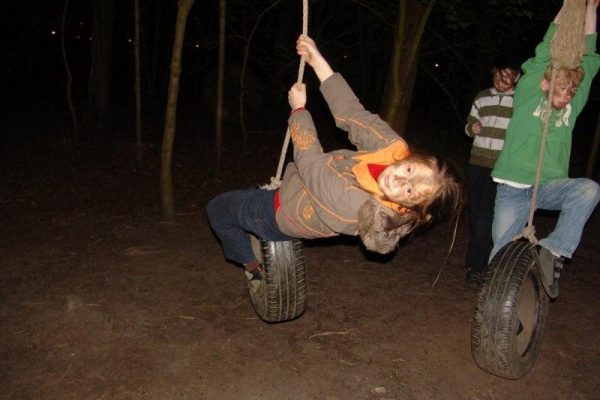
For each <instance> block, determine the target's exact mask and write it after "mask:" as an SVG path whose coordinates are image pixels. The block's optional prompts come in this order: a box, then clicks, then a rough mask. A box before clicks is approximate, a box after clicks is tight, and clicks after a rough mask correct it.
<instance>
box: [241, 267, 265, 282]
mask: <svg viewBox="0 0 600 400" xmlns="http://www.w3.org/2000/svg"><path fill="white" fill-rule="evenodd" d="M244 274H246V278H247V279H248V282H250V281H262V280H263V273H262V269H260V268H255V269H253V270H252V271H248V270H246V269H244Z"/></svg>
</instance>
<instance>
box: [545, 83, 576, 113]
mask: <svg viewBox="0 0 600 400" xmlns="http://www.w3.org/2000/svg"><path fill="white" fill-rule="evenodd" d="M540 88H541V89H542V91H543V92H544V94H545V95H546V98H548V92H549V91H550V82H549V81H548V80H547V79H544V80H543V81H542V83H540ZM575 93H577V87H576V86H575V85H573V83H572V82H569V81H568V80H566V79H557V80H556V83H555V84H554V93H553V94H552V108H554V109H555V110H562V109H563V108H565V107H566V106H567V104H569V103H570V102H571V100H573V96H575Z"/></svg>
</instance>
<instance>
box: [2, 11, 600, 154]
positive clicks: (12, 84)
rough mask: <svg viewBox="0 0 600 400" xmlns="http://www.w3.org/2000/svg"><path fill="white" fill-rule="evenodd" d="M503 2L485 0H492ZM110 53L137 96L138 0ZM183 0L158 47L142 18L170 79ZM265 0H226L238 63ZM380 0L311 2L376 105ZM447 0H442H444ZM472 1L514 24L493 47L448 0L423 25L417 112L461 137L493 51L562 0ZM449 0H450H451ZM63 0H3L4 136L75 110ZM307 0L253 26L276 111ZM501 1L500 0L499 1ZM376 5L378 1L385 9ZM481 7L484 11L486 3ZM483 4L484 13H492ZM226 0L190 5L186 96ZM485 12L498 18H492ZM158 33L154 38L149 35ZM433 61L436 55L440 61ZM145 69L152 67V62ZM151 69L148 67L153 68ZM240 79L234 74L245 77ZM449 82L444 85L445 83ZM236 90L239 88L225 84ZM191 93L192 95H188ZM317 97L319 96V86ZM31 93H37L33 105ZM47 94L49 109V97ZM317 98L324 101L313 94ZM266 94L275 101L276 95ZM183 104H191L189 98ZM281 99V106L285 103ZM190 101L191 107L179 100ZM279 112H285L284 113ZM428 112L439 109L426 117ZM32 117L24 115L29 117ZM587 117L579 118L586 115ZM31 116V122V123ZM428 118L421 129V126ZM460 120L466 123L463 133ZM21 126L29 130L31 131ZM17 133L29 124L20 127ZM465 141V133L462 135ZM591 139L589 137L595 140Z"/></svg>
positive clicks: (257, 70)
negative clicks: (68, 99)
mask: <svg viewBox="0 0 600 400" xmlns="http://www.w3.org/2000/svg"><path fill="white" fill-rule="evenodd" d="M488 2H489V3H490V4H495V2H493V1H491V0H488V1H487V2H483V3H488ZM115 3H116V7H117V8H116V12H115V16H116V18H115V27H114V53H113V62H114V64H113V97H115V98H116V100H117V101H118V100H119V99H121V100H122V99H125V98H129V97H130V96H131V91H132V89H131V88H132V86H133V83H132V72H133V45H132V43H131V40H132V37H133V13H132V3H133V2H132V1H116V2H115ZM175 3H176V2H175V1H168V2H165V1H163V2H162V3H160V10H161V18H160V21H159V25H158V26H159V28H158V33H159V35H158V37H157V42H156V43H157V47H154V45H153V43H154V42H150V37H149V35H150V32H154V30H153V29H154V28H153V29H150V27H149V26H145V27H144V29H145V34H146V35H147V36H146V40H147V42H146V43H152V45H150V44H149V45H148V46H147V49H150V50H149V51H148V53H146V58H145V59H146V60H150V59H151V58H152V55H153V54H154V53H153V51H154V50H155V51H156V55H157V58H158V61H159V62H158V64H159V67H158V68H157V70H158V73H159V75H161V76H160V77H159V79H162V80H161V82H162V83H165V82H166V79H165V78H166V77H167V72H168V61H169V51H170V46H171V44H172V35H173V22H174V19H175V13H176V8H175ZM270 3H271V2H267V1H262V2H261V1H256V2H243V1H240V0H231V1H229V2H228V12H229V14H228V25H227V35H228V43H227V46H228V47H227V52H228V53H227V60H228V62H229V63H230V65H233V66H235V65H240V61H241V59H242V57H243V52H244V50H245V47H244V46H243V44H244V43H245V42H244V39H243V38H245V37H247V36H248V33H249V32H250V30H251V28H252V26H253V25H252V24H253V23H254V21H255V20H256V16H257V15H258V14H259V12H260V11H261V10H262V9H264V7H265V5H267V4H270ZM364 3H365V4H369V5H372V6H373V7H372V8H371V9H366V8H364V7H362V8H361V7H358V6H356V4H355V3H354V2H351V1H340V2H330V1H325V0H315V1H311V2H310V7H311V8H310V11H311V19H310V26H309V32H310V34H311V35H312V36H314V37H315V38H317V41H318V44H319V46H320V48H321V50H322V52H323V53H324V54H325V55H326V56H327V58H328V59H329V60H330V62H331V63H332V65H333V66H334V67H335V69H337V70H340V71H341V72H342V73H343V74H344V75H345V76H346V77H347V78H348V80H349V81H350V82H351V83H352V85H353V87H354V89H355V90H356V91H357V93H358V94H359V97H361V99H363V102H364V103H365V105H366V106H367V107H368V108H371V109H374V110H376V109H377V107H378V105H379V100H380V97H381V96H380V93H381V90H382V88H383V82H384V78H385V70H386V67H387V57H389V44H390V43H391V39H392V35H393V30H392V25H393V23H394V20H395V16H394V15H393V12H392V13H391V14H390V13H388V14H385V13H383V12H384V11H386V10H388V11H389V10H393V7H391V6H383V5H381V4H385V3H381V4H380V3H377V2H364ZM438 3H439V2H438ZM462 3H464V4H467V5H469V4H470V5H471V6H472V7H471V8H470V9H466V8H464V7H463V8H461V10H467V11H470V12H471V14H472V15H468V13H465V14H464V15H466V16H464V15H463V16H462V17H460V16H459V17H460V18H459V20H461V19H462V20H464V21H476V22H472V23H473V24H475V23H480V24H481V23H482V24H483V26H486V27H489V29H490V30H491V29H497V30H499V31H502V32H505V33H506V32H511V33H506V37H505V38H504V39H503V40H502V42H499V43H497V48H490V46H484V47H485V48H483V49H482V45H481V43H480V39H481V38H478V37H474V35H473V31H474V29H475V27H476V26H475V25H471V26H462V25H461V24H460V23H450V22H449V21H451V18H450V16H449V15H448V11H447V9H446V8H444V7H447V4H445V3H444V4H443V6H444V7H442V6H441V5H436V8H435V11H434V13H433V14H432V16H431V18H430V21H429V23H428V25H427V27H426V30H425V35H424V40H423V47H422V56H421V59H420V69H419V75H418V79H417V86H416V89H415V96H414V104H413V110H414V113H413V115H414V116H415V117H414V119H415V120H417V121H416V122H415V121H413V122H414V125H415V126H419V127H420V128H421V127H422V126H423V125H424V124H423V123H422V122H419V121H422V120H423V121H424V120H431V117H430V116H429V114H428V113H430V112H431V111H428V110H429V107H431V108H435V109H436V110H437V113H436V118H435V119H436V121H435V122H436V123H439V124H440V127H433V129H434V130H437V131H439V130H440V129H441V130H443V131H446V132H447V133H446V134H448V135H457V139H458V140H459V141H463V140H464V138H463V137H462V136H460V135H461V134H462V125H463V124H464V118H465V117H466V114H467V112H468V109H469V107H470V103H471V101H472V99H473V97H474V95H475V94H476V93H477V91H478V90H480V89H481V88H483V87H487V86H490V83H491V82H490V79H489V75H487V71H488V70H489V67H490V66H491V64H492V63H493V61H494V59H498V58H504V59H506V58H507V55H508V54H510V57H512V58H513V59H520V61H524V58H526V57H528V56H530V55H532V53H533V48H534V46H535V44H537V42H538V41H539V40H540V39H541V36H542V34H543V31H544V30H545V28H546V26H547V24H548V22H549V20H550V18H551V15H550V14H551V13H554V12H555V11H556V10H557V9H558V6H557V4H559V3H560V2H557V1H552V0H546V1H541V2H540V4H541V3H544V4H545V5H546V6H545V8H542V9H543V11H544V13H537V14H534V15H533V17H510V18H505V19H501V18H498V15H497V14H494V11H495V10H492V11H490V9H489V8H488V9H487V10H486V9H485V7H481V4H482V3H481V2H470V1H469V0H462ZM90 4H91V1H77V0H71V1H70V8H69V13H68V20H67V21H68V23H67V29H66V32H67V40H66V46H67V53H68V57H69V60H70V63H71V68H72V72H73V76H74V82H73V87H74V91H75V93H76V94H78V95H79V96H80V98H83V96H84V93H85V90H86V82H87V78H88V77H89V73H90V71H89V68H90V43H91V42H90V40H91V31H92V24H91V22H92V19H91V18H92V10H91V7H90ZM140 4H141V6H142V8H143V9H142V18H144V20H145V21H154V20H155V17H156V10H157V8H156V4H158V3H156V2H155V0H152V1H144V0H140ZM448 4H450V3H448ZM63 5H64V2H63V1H59V0H41V1H21V2H12V1H8V2H2V5H1V6H0V19H1V21H2V26H3V30H4V32H5V34H4V35H3V37H4V46H3V47H4V52H3V53H4V57H2V60H1V61H0V93H2V105H3V106H2V108H3V111H2V116H3V120H4V121H5V122H6V125H7V126H9V127H12V128H11V129H5V131H4V136H6V135H13V137H12V138H11V139H16V138H15V137H14V136H15V135H17V132H18V131H19V130H20V129H22V127H23V126H24V124H22V123H20V122H18V121H17V120H18V119H19V118H22V116H23V115H27V114H26V113H24V111H23V110H24V109H25V110H28V111H31V108H35V109H36V111H35V115H36V118H39V119H40V120H46V121H47V120H48V119H56V118H59V117H64V118H68V113H67V112H66V109H65V110H63V112H57V107H56V105H63V106H64V105H65V100H64V98H65V96H64V84H65V80H66V75H65V72H64V66H63V62H62V54H61V49H60V35H59V33H60V19H61V13H62V7H63ZM300 7H301V1H291V0H288V1H282V2H281V4H279V5H278V6H277V7H274V8H273V10H272V11H271V12H270V13H268V14H267V15H266V16H265V18H264V21H263V23H262V24H261V25H260V26H259V28H258V29H257V31H256V35H255V38H254V42H253V47H252V51H251V54H250V60H249V68H250V69H251V71H252V73H253V74H255V77H256V82H257V85H258V86H259V87H261V101H266V103H261V104H262V105H263V106H262V107H261V108H262V109H269V110H275V111H274V113H279V112H281V113H282V115H283V113H284V112H285V108H286V107H287V104H286V102H285V93H286V92H287V87H288V85H289V84H290V83H291V82H293V81H294V80H295V75H296V72H297V59H296V56H295V52H294V48H293V46H294V40H295V37H296V35H297V34H298V33H299V32H300V29H301V10H300ZM386 7H387V8H386ZM490 7H491V6H490ZM495 7H498V5H495ZM377 11H379V13H378V12H377ZM477 13H480V14H477ZM484 14H485V15H484ZM217 15H218V10H217V2H216V1H210V2H206V1H201V0H198V1H196V4H195V5H194V7H193V8H192V11H191V13H190V17H189V22H188V29H187V36H186V44H185V52H184V70H183V74H182V82H181V96H184V98H185V99H188V101H187V103H185V104H197V103H202V102H203V101H204V102H206V99H205V100H203V99H202V96H206V95H205V94H204V93H205V92H206V90H205V89H206V85H207V82H211V81H213V80H212V79H211V71H212V68H213V66H214V64H215V62H216V45H217V36H216V34H217V23H218V22H217ZM485 18H489V20H486V19H485ZM152 40H154V39H152ZM436 65H438V66H437V67H436ZM146 74H148V71H146ZM146 77H147V76H146ZM236 79H237V78H236ZM305 79H306V82H307V83H308V84H309V85H312V86H313V88H309V89H314V87H316V82H315V80H314V77H313V76H312V75H311V73H310V71H309V72H307V74H306V78H305ZM597 81H598V80H597V79H596V82H595V85H594V91H593V92H592V98H591V99H590V104H589V105H588V107H587V109H586V111H585V112H584V115H582V117H581V123H580V124H578V129H583V130H585V131H587V132H589V131H591V130H593V129H594V124H595V117H596V114H597V112H598V109H599V108H600V98H599V97H600V95H599V94H598V86H599V85H598V82H597ZM440 85H442V86H443V89H442V88H440ZM165 87H166V86H165V85H163V86H162V89H161V90H159V91H158V92H156V93H152V94H147V97H145V101H148V102H150V103H152V102H154V103H156V104H155V107H157V108H155V109H154V110H155V111H156V112H157V113H158V114H160V111H159V110H160V108H161V107H163V108H164V101H165V98H164V89H165ZM226 95H229V96H230V97H231V98H237V94H235V93H228V94H226ZM187 96H189V97H187ZM315 97H317V96H315ZM33 104H36V105H35V106H33ZM48 104H52V105H54V107H50V108H48V110H47V111H48V114H45V113H44V109H45V107H46V106H47V105H48ZM314 104H315V107H317V106H319V107H320V106H321V105H322V104H321V103H319V102H318V100H315V103H314ZM267 105H268V107H267ZM184 108H185V107H184V106H182V109H184ZM280 110H282V111H280ZM182 112H183V111H182ZM276 120H277V123H280V122H281V121H280V120H284V116H282V117H281V118H276ZM428 123H429V124H430V123H431V122H430V121H429V122H428ZM25 125H27V124H25ZM579 125H581V127H579ZM27 126H29V125H27ZM420 128H419V129H420ZM457 132H458V133H457ZM30 134H31V133H29V134H24V135H22V136H28V135H30ZM19 136H21V135H20V134H19ZM586 143H587V142H583V144H581V145H580V144H575V146H574V153H575V154H578V152H579V151H580V150H579V147H582V148H584V147H585V146H586ZM461 145H464V146H467V147H468V142H466V141H465V142H464V143H463V144H461ZM588 145H589V143H588Z"/></svg>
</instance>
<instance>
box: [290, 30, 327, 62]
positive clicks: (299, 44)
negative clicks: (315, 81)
mask: <svg viewBox="0 0 600 400" xmlns="http://www.w3.org/2000/svg"><path fill="white" fill-rule="evenodd" d="M296 51H297V53H298V55H299V56H304V59H305V60H306V62H307V63H308V65H310V66H311V67H313V68H314V67H315V64H316V63H317V62H319V61H321V60H323V56H322V55H321V53H320V52H319V49H317V45H316V44H315V41H314V40H312V39H311V38H310V37H309V36H306V35H300V36H299V37H298V40H296Z"/></svg>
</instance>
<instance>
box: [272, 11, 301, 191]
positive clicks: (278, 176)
mask: <svg viewBox="0 0 600 400" xmlns="http://www.w3.org/2000/svg"><path fill="white" fill-rule="evenodd" d="M302 34H303V35H307V34H308V0H302ZM305 65H306V60H305V58H304V56H302V57H300V65H299V66H298V79H297V80H296V82H297V83H302V81H303V79H304V67H305ZM289 144H290V127H289V126H288V127H287V131H286V133H285V139H284V140H283V146H282V148H281V155H280V156H279V164H278V166H277V173H276V175H275V176H272V177H271V182H270V183H268V184H266V185H263V186H262V188H263V189H269V190H274V189H277V188H278V187H279V186H281V174H282V172H283V164H284V162H285V155H286V153H287V149H288V146H289Z"/></svg>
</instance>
